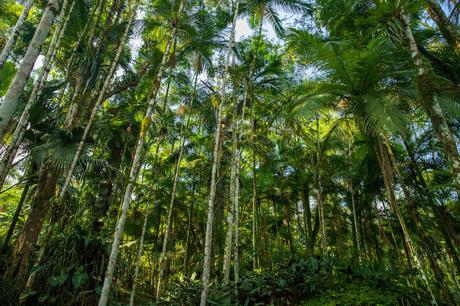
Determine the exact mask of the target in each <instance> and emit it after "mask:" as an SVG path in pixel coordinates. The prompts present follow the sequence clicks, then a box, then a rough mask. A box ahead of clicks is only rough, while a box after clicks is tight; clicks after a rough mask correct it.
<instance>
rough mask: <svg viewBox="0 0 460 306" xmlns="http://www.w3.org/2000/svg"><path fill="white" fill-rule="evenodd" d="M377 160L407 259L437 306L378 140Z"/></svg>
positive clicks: (385, 156) (389, 167)
mask: <svg viewBox="0 0 460 306" xmlns="http://www.w3.org/2000/svg"><path fill="white" fill-rule="evenodd" d="M377 158H378V161H379V164H380V168H381V169H382V174H383V179H384V183H385V187H386V189H387V196H388V201H389V202H390V205H391V208H392V210H393V212H394V213H395V214H396V217H397V218H398V221H399V225H400V226H401V230H402V232H403V237H404V241H405V246H406V247H407V253H408V257H409V258H412V257H413V259H414V261H415V264H416V266H417V268H418V270H419V272H420V273H421V274H422V279H423V280H424V282H425V284H426V287H427V289H428V292H429V293H430V296H431V298H432V302H433V304H435V305H437V304H438V303H437V300H436V298H435V296H434V294H433V291H432V290H431V286H430V284H429V282H428V279H427V276H426V273H425V270H424V267H423V265H422V262H421V261H420V258H419V255H418V254H417V251H416V250H415V248H414V245H413V243H412V239H411V237H410V234H409V231H408V229H407V226H406V222H405V221H404V218H403V216H402V214H401V211H400V210H399V205H398V203H397V201H396V197H395V194H394V191H393V167H392V166H391V162H390V157H389V153H388V151H387V149H386V147H385V146H384V144H382V140H381V139H380V138H379V139H377Z"/></svg>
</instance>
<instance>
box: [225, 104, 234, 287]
mask: <svg viewBox="0 0 460 306" xmlns="http://www.w3.org/2000/svg"><path fill="white" fill-rule="evenodd" d="M236 106H237V103H235V110H234V111H235V115H234V116H233V133H232V138H233V150H232V151H233V152H232V163H231V170H230V201H229V202H228V209H227V235H226V237H225V249H224V267H223V274H224V284H228V282H229V279H230V261H231V256H232V245H233V216H234V207H235V184H236V183H235V181H236V180H237V177H236V159H237V154H238V123H237V120H238V118H237V115H236V112H237V107H236Z"/></svg>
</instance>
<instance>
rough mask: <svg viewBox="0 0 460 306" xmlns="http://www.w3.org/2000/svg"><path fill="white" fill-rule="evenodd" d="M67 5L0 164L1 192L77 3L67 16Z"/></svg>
mask: <svg viewBox="0 0 460 306" xmlns="http://www.w3.org/2000/svg"><path fill="white" fill-rule="evenodd" d="M67 3H68V1H67V0H65V1H64V3H63V5H62V8H61V13H60V14H59V19H60V20H61V22H60V23H59V25H58V27H57V29H56V31H55V32H54V34H53V38H52V40H51V43H50V45H49V47H48V50H47V52H46V55H45V58H44V60H43V66H42V68H41V70H40V72H39V74H38V77H37V80H36V81H35V84H34V87H33V89H32V92H31V94H30V96H29V99H28V100H27V103H26V106H25V108H24V110H23V111H22V114H21V116H20V118H19V122H18V123H17V125H16V128H15V130H14V133H13V137H12V139H11V142H10V144H9V146H8V148H7V149H6V152H5V154H4V155H3V157H2V160H1V162H0V165H1V169H2V170H1V171H0V190H1V189H2V187H3V184H4V183H5V179H6V177H7V175H8V171H9V170H10V168H11V164H12V162H13V160H14V158H15V156H16V153H17V151H18V149H19V146H20V145H21V142H22V138H23V136H24V133H25V130H26V125H27V120H28V119H29V112H30V109H31V108H32V106H33V105H34V103H35V101H36V100H37V98H38V97H39V96H40V94H41V92H42V91H43V88H44V86H45V82H46V80H47V79H48V74H49V72H50V71H51V66H52V64H53V61H54V58H55V57H56V53H57V50H58V49H59V47H60V44H61V40H62V37H63V35H64V32H65V29H66V26H67V21H68V20H69V17H70V13H71V11H72V9H73V7H74V4H75V2H74V1H73V2H72V6H71V8H70V10H69V13H68V14H67V16H66V8H67ZM0 142H1V141H0Z"/></svg>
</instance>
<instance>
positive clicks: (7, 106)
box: [0, 0, 67, 142]
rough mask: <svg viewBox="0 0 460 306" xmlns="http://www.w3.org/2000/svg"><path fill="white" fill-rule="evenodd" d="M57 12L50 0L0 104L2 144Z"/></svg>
mask: <svg viewBox="0 0 460 306" xmlns="http://www.w3.org/2000/svg"><path fill="white" fill-rule="evenodd" d="M62 6H63V8H65V7H66V6H67V0H64V3H63V5H62ZM58 11H59V3H58V1H57V0H50V1H49V2H48V4H47V5H46V9H45V11H44V13H43V16H42V18H41V20H40V23H39V24H38V26H37V30H36V31H35V34H34V37H33V38H32V41H31V42H30V44H29V47H28V48H27V51H26V53H25V54H24V58H23V60H22V62H21V65H20V67H19V69H18V71H17V72H16V75H15V76H14V79H13V81H12V83H11V84H10V87H9V88H8V91H7V92H6V94H5V97H4V98H3V101H2V102H1V103H0V113H1V114H2V115H1V117H0V141H1V142H3V136H4V134H5V131H6V129H7V128H8V125H9V123H10V120H11V118H12V117H13V115H14V113H15V112H16V109H17V105H18V101H19V96H20V95H21V93H22V91H23V90H24V87H25V85H26V82H27V79H28V78H29V76H30V73H31V72H32V68H33V67H34V64H35V61H36V60H37V57H38V55H39V53H40V48H41V47H42V45H43V43H44V42H45V40H46V38H47V37H48V33H49V31H50V30H51V26H52V25H53V22H54V17H55V15H56V14H57V12H58Z"/></svg>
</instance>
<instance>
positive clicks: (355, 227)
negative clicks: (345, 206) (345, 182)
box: [349, 183, 361, 263]
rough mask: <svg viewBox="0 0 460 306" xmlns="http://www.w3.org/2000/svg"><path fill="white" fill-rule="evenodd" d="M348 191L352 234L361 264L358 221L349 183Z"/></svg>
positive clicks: (353, 195)
mask: <svg viewBox="0 0 460 306" xmlns="http://www.w3.org/2000/svg"><path fill="white" fill-rule="evenodd" d="M349 190H350V196H351V209H352V214H353V227H354V232H355V235H356V237H355V238H356V247H357V251H358V260H359V262H360V263H361V247H360V244H359V232H358V220H357V218H356V205H355V194H354V191H353V185H352V184H351V183H350V185H349Z"/></svg>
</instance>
